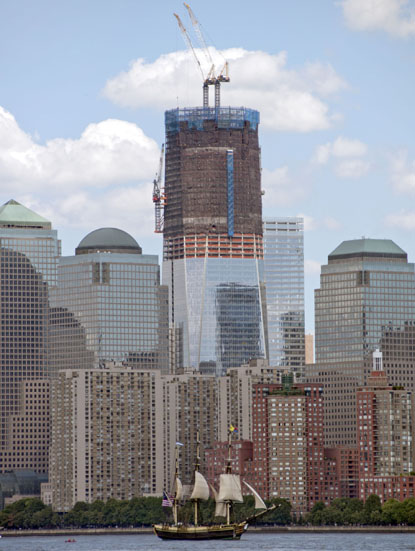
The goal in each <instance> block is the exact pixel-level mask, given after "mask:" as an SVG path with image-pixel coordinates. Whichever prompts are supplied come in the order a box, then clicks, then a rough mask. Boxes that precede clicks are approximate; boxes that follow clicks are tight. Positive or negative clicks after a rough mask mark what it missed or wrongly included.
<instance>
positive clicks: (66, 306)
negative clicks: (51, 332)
mask: <svg viewBox="0 0 415 551" xmlns="http://www.w3.org/2000/svg"><path fill="white" fill-rule="evenodd" d="M75 253H76V254H75V255H74V256H66V257H61V258H60V260H59V271H58V274H59V277H58V292H57V294H56V300H55V304H56V308H55V309H54V318H53V327H54V328H55V331H56V332H60V333H61V334H62V333H65V331H67V332H69V333H70V332H71V331H72V325H73V323H74V321H73V320H71V322H70V324H69V325H68V323H67V319H68V312H69V313H71V314H72V315H73V317H74V318H75V319H76V322H79V324H80V325H81V326H82V328H83V329H84V331H85V338H86V346H85V347H84V349H82V348H80V347H79V346H78V344H79V343H78V342H77V341H76V340H68V339H66V340H65V342H66V347H67V348H66V349H65V348H64V347H63V346H62V347H61V348H60V349H59V350H57V351H56V352H57V353H58V354H59V355H60V364H61V369H62V368H64V367H66V368H76V367H81V368H91V367H99V366H100V365H102V364H103V363H104V362H105V361H114V362H126V363H127V364H128V365H132V366H135V367H141V368H153V369H154V368H159V369H161V370H162V371H164V372H167V371H168V304H167V300H168V296H167V288H166V287H163V286H161V285H160V266H159V263H158V257H157V256H155V255H144V254H142V251H141V247H140V246H139V245H138V243H137V242H136V240H135V239H134V238H133V237H131V235H129V234H128V233H126V232H124V231H122V230H119V229H116V228H101V229H98V230H95V231H93V232H91V233H89V234H88V235H87V236H86V237H84V239H82V241H81V242H80V243H79V245H78V247H77V248H76V251H75Z"/></svg>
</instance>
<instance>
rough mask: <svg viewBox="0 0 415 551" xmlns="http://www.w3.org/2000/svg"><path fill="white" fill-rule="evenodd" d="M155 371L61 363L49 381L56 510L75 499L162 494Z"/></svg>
mask: <svg viewBox="0 0 415 551" xmlns="http://www.w3.org/2000/svg"><path fill="white" fill-rule="evenodd" d="M160 377H161V375H160V372H159V371H158V370H139V369H133V368H125V367H119V366H115V365H112V366H108V367H107V368H105V369H78V370H63V371H61V372H60V373H59V375H58V377H57V379H56V380H55V381H53V383H52V396H51V449H50V468H49V482H50V484H51V492H52V504H53V508H54V510H56V511H68V510H70V509H71V508H72V507H73V506H74V505H75V503H77V502H78V501H85V502H86V503H92V502H94V501H96V500H102V501H107V500H108V499H110V498H114V499H131V498H133V497H138V496H142V495H161V493H162V491H163V488H164V485H163V482H164V480H163V422H164V420H163V407H156V404H160V403H161V396H162V390H161V382H160Z"/></svg>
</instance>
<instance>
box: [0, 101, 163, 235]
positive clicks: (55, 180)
mask: <svg viewBox="0 0 415 551" xmlns="http://www.w3.org/2000/svg"><path fill="white" fill-rule="evenodd" d="M158 159H159V148H158V145H157V143H156V142H155V141H154V140H153V139H151V138H149V137H148V136H146V135H145V134H144V132H143V131H142V130H141V129H140V128H139V127H138V126H136V125H135V124H132V123H129V122H125V121H121V120H114V119H108V120H105V121H102V122H99V123H92V124H89V125H88V126H87V128H86V129H85V130H84V132H83V133H82V135H81V136H80V137H79V138H78V139H62V138H56V139H53V140H50V141H48V142H47V143H46V144H44V145H40V144H38V143H36V141H35V140H34V139H33V138H32V137H31V136H30V135H29V134H27V133H25V132H24V131H23V130H22V129H21V128H20V127H19V125H18V124H17V122H16V120H15V118H14V117H13V115H12V114H11V113H9V112H8V111H6V110H5V109H3V108H2V107H0V189H1V192H2V196H3V197H4V198H5V200H7V199H10V198H15V199H17V200H20V201H21V202H24V204H25V205H27V206H28V207H29V208H34V210H36V211H37V212H39V214H42V215H45V216H47V217H48V218H49V219H50V220H52V221H53V224H54V225H55V226H56V225H57V224H59V225H64V226H72V227H80V228H81V227H90V226H91V224H95V225H102V224H103V223H104V224H106V225H108V224H113V225H118V226H122V227H123V228H125V227H126V225H127V226H131V227H132V225H133V220H134V223H135V231H136V229H137V222H138V221H139V223H140V224H141V226H142V228H143V231H145V232H147V231H149V228H150V227H151V225H152V222H151V220H152V213H153V210H152V202H151V182H152V179H153V177H154V174H155V172H156V170H157V167H158ZM127 231H128V230H127Z"/></svg>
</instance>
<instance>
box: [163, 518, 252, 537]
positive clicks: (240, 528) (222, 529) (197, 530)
mask: <svg viewBox="0 0 415 551" xmlns="http://www.w3.org/2000/svg"><path fill="white" fill-rule="evenodd" d="M247 528H248V524H247V523H245V522H242V523H239V524H216V525H212V526H173V525H169V524H155V525H154V526H153V530H154V533H155V534H156V536H158V537H159V538H161V539H164V540H216V539H227V540H239V539H240V537H241V536H242V534H243V533H244V532H245V531H246V530H247Z"/></svg>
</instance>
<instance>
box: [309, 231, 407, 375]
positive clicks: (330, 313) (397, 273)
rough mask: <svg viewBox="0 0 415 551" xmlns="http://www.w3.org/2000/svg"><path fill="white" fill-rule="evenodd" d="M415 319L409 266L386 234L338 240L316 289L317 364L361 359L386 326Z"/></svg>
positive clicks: (387, 327) (396, 325) (402, 323)
mask: <svg viewBox="0 0 415 551" xmlns="http://www.w3.org/2000/svg"><path fill="white" fill-rule="evenodd" d="M413 321H415V275H414V265H413V264H412V263H408V258H407V254H406V252H405V251H403V250H402V249H401V248H400V247H398V246H397V245H396V244H395V243H394V242H393V241H391V240H389V239H356V240H352V241H343V243H341V244H340V245H339V246H338V247H337V248H336V249H335V250H334V251H333V252H332V253H331V254H330V255H329V257H328V263H327V265H325V266H322V268H321V276H320V289H317V290H316V291H315V331H316V334H315V347H316V363H317V364H320V363H327V362H343V361H352V360H353V361H362V360H365V359H366V358H368V357H370V355H371V353H372V352H373V351H374V350H375V349H377V348H379V346H380V340H381V338H382V336H383V335H384V333H385V332H386V331H390V330H392V329H396V328H398V327H403V326H404V325H405V324H408V323H412V322H413Z"/></svg>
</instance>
